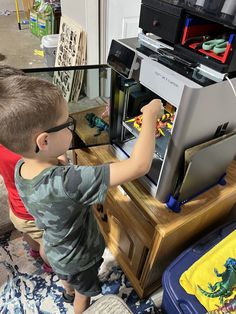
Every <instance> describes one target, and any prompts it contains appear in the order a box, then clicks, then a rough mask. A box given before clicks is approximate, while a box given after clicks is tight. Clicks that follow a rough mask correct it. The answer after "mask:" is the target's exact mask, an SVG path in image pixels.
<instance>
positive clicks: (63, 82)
mask: <svg viewBox="0 0 236 314" xmlns="http://www.w3.org/2000/svg"><path fill="white" fill-rule="evenodd" d="M110 71H111V69H110V68H109V67H108V66H106V65H96V66H74V67H58V68H56V67H55V68H45V69H27V70H25V72H26V73H27V75H30V76H34V77H39V78H41V79H46V80H48V81H50V82H52V83H53V84H55V85H57V86H58V87H59V88H60V89H61V91H62V94H63V96H64V98H65V99H66V101H67V102H68V110H69V114H70V115H71V116H72V117H73V118H74V119H75V120H76V130H75V132H74V136H73V140H72V144H71V149H75V148H82V147H89V146H96V145H101V144H109V143H110V136H109V124H110V118H109V98H108V97H107V96H105V93H106V90H107V86H110V77H111V75H110V73H109V72H110ZM87 77H90V78H92V79H90V80H86V78H87ZM87 82H89V84H88V83H87ZM88 85H89V86H88ZM87 95H90V96H89V97H88V96H87ZM52 127H53V126H52Z"/></svg>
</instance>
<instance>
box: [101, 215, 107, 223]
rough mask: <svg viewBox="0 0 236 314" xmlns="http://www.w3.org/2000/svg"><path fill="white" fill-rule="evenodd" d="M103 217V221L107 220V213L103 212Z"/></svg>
mask: <svg viewBox="0 0 236 314" xmlns="http://www.w3.org/2000/svg"><path fill="white" fill-rule="evenodd" d="M101 219H102V221H104V222H107V220H108V217H107V214H103V215H102V216H101Z"/></svg>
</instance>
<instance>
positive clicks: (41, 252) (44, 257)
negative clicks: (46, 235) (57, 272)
mask: <svg viewBox="0 0 236 314" xmlns="http://www.w3.org/2000/svg"><path fill="white" fill-rule="evenodd" d="M39 254H40V256H41V258H42V259H43V261H44V262H45V263H46V264H47V265H49V266H50V264H49V261H48V259H47V256H46V254H45V251H44V247H43V245H42V244H41V245H40V247H39Z"/></svg>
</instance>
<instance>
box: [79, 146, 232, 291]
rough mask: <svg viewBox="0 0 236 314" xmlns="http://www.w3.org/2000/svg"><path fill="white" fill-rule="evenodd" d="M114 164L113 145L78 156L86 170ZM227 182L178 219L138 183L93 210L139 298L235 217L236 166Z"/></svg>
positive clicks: (113, 192) (186, 207) (184, 210)
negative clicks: (197, 242)
mask: <svg viewBox="0 0 236 314" xmlns="http://www.w3.org/2000/svg"><path fill="white" fill-rule="evenodd" d="M115 160H116V158H115V157H114V154H113V152H112V147H111V146H109V145H106V146H97V147H92V148H86V149H79V150H75V151H74V161H75V163H78V164H81V165H96V164H101V163H106V162H113V161H115ZM226 181H227V185H226V186H220V185H218V186H215V187H214V188H212V189H210V190H209V191H208V192H205V193H203V194H201V195H200V196H198V197H196V198H195V199H194V200H192V201H191V202H188V203H187V204H185V205H184V206H183V208H182V210H181V212H180V213H178V214H176V213H173V212H171V211H170V210H168V208H166V206H165V204H162V203H160V202H159V201H158V200H156V199H154V198H153V197H151V196H150V195H149V193H148V192H147V191H146V190H145V189H144V187H143V186H142V185H140V183H139V182H138V181H136V180H135V181H132V182H128V183H126V184H124V185H122V189H120V187H117V188H112V189H110V190H109V192H108V195H107V198H106V201H105V203H104V205H103V206H101V205H98V206H94V214H95V216H96V218H97V221H98V224H99V226H100V229H101V232H102V234H103V236H104V238H105V241H106V244H107V246H108V247H109V249H110V250H111V252H112V254H113V255H114V256H115V258H116V259H117V261H118V262H119V264H120V266H121V268H122V269H123V271H124V273H125V274H126V276H127V277H128V278H129V280H130V282H131V284H132V286H133V287H134V289H135V290H136V292H137V293H138V295H139V296H140V297H146V296H148V295H150V294H151V293H152V292H153V291H155V290H156V289H157V288H158V287H159V286H160V285H161V277H162V273H163V271H164V270H165V268H166V267H167V266H168V264H169V263H170V262H171V261H172V260H173V259H174V258H175V257H176V256H177V255H178V254H179V253H180V252H181V251H182V250H183V249H185V248H186V247H187V246H188V245H189V244H191V243H192V242H193V241H195V240H197V239H198V238H199V237H200V236H201V235H202V234H203V232H206V231H207V230H209V229H211V228H212V227H213V226H214V225H216V224H220V223H222V220H223V219H224V218H225V217H226V216H227V214H228V213H229V212H230V209H231V208H232V206H233V205H234V204H235V202H236V192H235V191H236V162H235V161H234V162H233V163H232V164H231V165H230V166H229V168H228V171H227V176H226Z"/></svg>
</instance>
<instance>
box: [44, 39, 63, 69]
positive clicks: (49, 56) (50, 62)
mask: <svg viewBox="0 0 236 314" xmlns="http://www.w3.org/2000/svg"><path fill="white" fill-rule="evenodd" d="M58 39H59V34H54V35H46V36H43V37H42V48H43V50H44V57H45V61H46V64H47V66H48V67H54V65H55V60H56V53H57V45H58Z"/></svg>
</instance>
